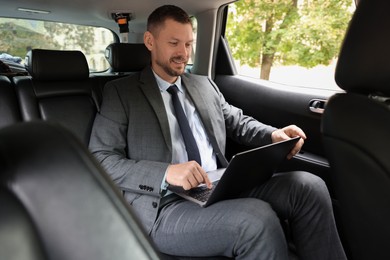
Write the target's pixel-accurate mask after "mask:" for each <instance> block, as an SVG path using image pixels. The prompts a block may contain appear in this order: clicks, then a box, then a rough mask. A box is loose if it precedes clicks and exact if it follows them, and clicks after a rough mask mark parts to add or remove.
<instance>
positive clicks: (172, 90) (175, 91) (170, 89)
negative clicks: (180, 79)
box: [167, 85, 179, 95]
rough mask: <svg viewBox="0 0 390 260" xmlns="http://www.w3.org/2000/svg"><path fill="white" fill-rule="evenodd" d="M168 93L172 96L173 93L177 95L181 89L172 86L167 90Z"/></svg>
mask: <svg viewBox="0 0 390 260" xmlns="http://www.w3.org/2000/svg"><path fill="white" fill-rule="evenodd" d="M167 91H168V93H169V94H171V95H172V94H173V93H175V94H177V92H178V91H179V89H178V88H177V86H176V85H171V86H170V87H169V88H168V89H167Z"/></svg>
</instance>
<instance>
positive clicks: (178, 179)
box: [165, 161, 213, 190]
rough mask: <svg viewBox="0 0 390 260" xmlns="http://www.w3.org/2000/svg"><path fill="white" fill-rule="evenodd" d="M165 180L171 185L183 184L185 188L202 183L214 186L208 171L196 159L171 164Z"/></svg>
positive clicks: (209, 186)
mask: <svg viewBox="0 0 390 260" xmlns="http://www.w3.org/2000/svg"><path fill="white" fill-rule="evenodd" d="M165 181H166V182H167V183H168V184H170V185H174V186H181V187H183V189H185V190H189V189H191V188H195V187H197V186H198V185H199V184H202V183H204V184H206V186H207V187H208V188H209V189H211V188H212V186H213V185H212V183H211V181H210V179H209V177H208V175H207V173H206V172H205V171H204V170H203V168H202V167H201V166H200V165H199V164H198V163H197V162H196V161H190V162H185V163H179V164H171V165H169V167H168V170H167V175H166V179H165Z"/></svg>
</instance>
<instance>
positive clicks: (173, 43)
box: [169, 42, 177, 46]
mask: <svg viewBox="0 0 390 260" xmlns="http://www.w3.org/2000/svg"><path fill="white" fill-rule="evenodd" d="M169 44H170V45H172V46H176V45H177V42H170V43H169Z"/></svg>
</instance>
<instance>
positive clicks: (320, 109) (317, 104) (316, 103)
mask: <svg viewBox="0 0 390 260" xmlns="http://www.w3.org/2000/svg"><path fill="white" fill-rule="evenodd" d="M326 102H327V100H324V99H312V100H310V102H309V109H310V111H311V112H313V113H317V114H322V113H324V110H325V106H326Z"/></svg>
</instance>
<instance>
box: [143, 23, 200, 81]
mask: <svg viewBox="0 0 390 260" xmlns="http://www.w3.org/2000/svg"><path fill="white" fill-rule="evenodd" d="M144 41H145V45H146V47H147V48H148V49H149V50H150V51H151V54H152V68H153V70H154V72H155V73H157V75H159V76H160V77H161V78H162V79H164V80H166V81H168V82H171V83H173V82H175V81H176V79H177V76H180V75H181V74H183V73H184V70H185V67H186V65H187V62H188V60H189V57H190V55H191V52H192V45H193V41H194V39H193V34H192V26H191V24H182V23H178V22H176V21H174V20H171V19H168V20H166V21H165V24H164V26H161V27H160V28H159V29H158V31H157V32H153V34H152V33H150V32H146V33H145V37H144Z"/></svg>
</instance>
